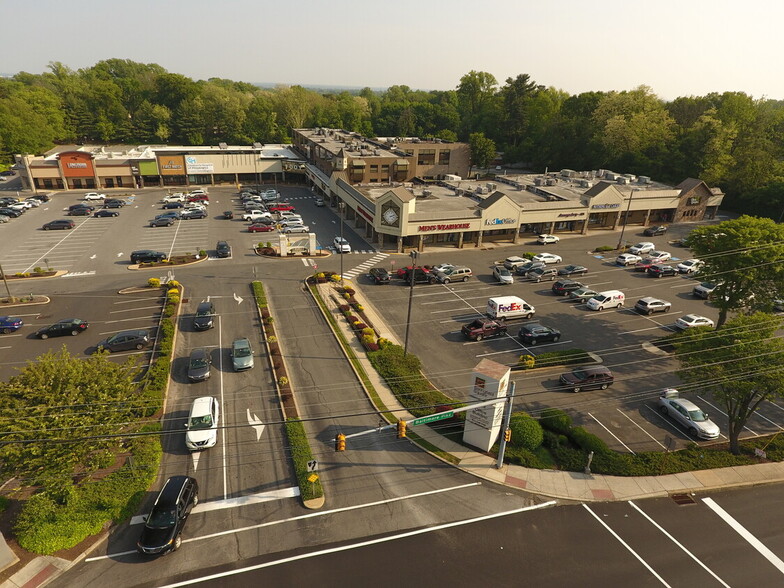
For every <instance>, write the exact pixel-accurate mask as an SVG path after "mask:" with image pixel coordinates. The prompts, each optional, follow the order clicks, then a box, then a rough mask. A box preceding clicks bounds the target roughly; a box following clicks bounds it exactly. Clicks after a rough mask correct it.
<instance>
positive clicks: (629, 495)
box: [319, 282, 784, 502]
mask: <svg viewBox="0 0 784 588" xmlns="http://www.w3.org/2000/svg"><path fill="white" fill-rule="evenodd" d="M352 288H354V289H355V290H356V291H357V293H359V294H360V298H361V299H362V306H363V308H364V312H365V315H366V316H367V317H368V319H369V320H370V322H371V323H373V325H374V326H375V327H376V329H377V330H378V331H380V332H379V333H378V334H379V335H380V336H381V337H385V338H387V339H390V340H391V341H393V342H395V343H398V341H397V338H396V337H395V335H394V333H392V331H391V330H390V329H389V328H388V327H387V326H386V324H385V323H384V321H383V319H382V318H381V317H380V315H379V314H378V313H377V312H376V311H375V309H374V308H373V305H372V304H371V303H370V302H369V301H368V300H367V298H366V297H364V296H361V292H360V288H358V287H357V285H356V284H355V283H353V282H352ZM319 290H320V292H321V294H322V298H324V300H325V302H326V304H327V308H328V309H329V312H331V313H333V315H334V316H335V319H336V321H335V322H336V323H337V324H338V326H339V328H340V329H341V331H342V332H343V335H344V336H345V337H346V339H347V340H348V341H349V344H350V345H351V348H352V349H353V351H354V354H355V355H356V356H357V358H358V359H359V362H360V364H361V365H362V368H363V369H364V370H365V373H366V374H367V376H368V378H369V379H370V381H371V383H372V384H373V387H374V388H375V389H376V392H377V393H378V395H379V396H380V397H381V401H382V402H383V404H384V406H385V407H386V408H387V409H388V410H390V411H393V412H394V414H395V416H396V417H397V418H399V419H403V420H411V419H413V418H415V417H413V416H412V415H411V414H410V413H409V412H408V411H407V410H406V409H405V408H404V407H403V406H402V405H401V404H400V403H399V402H398V400H397V398H395V395H394V394H393V393H392V391H391V390H390V388H389V386H387V384H386V382H385V381H384V380H383V379H382V378H381V376H379V375H378V373H377V372H376V370H375V369H374V368H373V366H372V365H371V364H370V361H369V360H368V359H367V355H366V354H365V350H364V348H363V347H362V344H361V343H360V342H359V340H358V339H357V337H356V335H355V334H354V333H353V331H352V330H351V328H350V327H349V325H348V324H347V323H346V321H345V320H344V319H343V316H342V314H341V312H340V310H339V309H338V308H337V303H336V302H335V301H334V300H332V298H331V297H330V296H329V294H330V292H334V290H332V286H331V285H329V284H321V285H319ZM416 434H417V435H418V436H420V437H422V438H423V439H424V440H425V441H427V442H428V443H430V444H431V445H433V446H435V447H437V448H439V449H440V450H442V451H444V452H446V453H449V454H451V455H452V456H454V457H455V458H456V459H457V460H459V462H458V465H457V467H459V468H460V469H462V470H464V471H466V472H468V473H471V474H473V475H475V476H479V477H481V478H484V479H486V480H489V481H492V482H496V483H499V484H505V485H507V486H513V487H515V488H521V489H523V490H526V491H527V492H531V493H534V494H540V495H542V496H546V497H550V498H556V499H561V500H573V501H578V502H591V501H598V502H604V501H622V500H639V499H641V498H654V497H665V496H669V495H671V494H689V493H692V492H705V491H708V490H716V489H719V488H731V487H742V486H754V485H758V484H766V483H775V482H784V463H781V462H776V463H765V464H758V465H748V466H738V467H729V468H721V469H716V470H699V471H694V472H684V473H681V474H670V475H666V476H643V477H638V478H633V477H621V476H604V475H600V474H585V473H579V472H565V471H559V470H538V469H530V468H524V467H521V466H516V465H508V464H504V465H503V466H502V467H501V468H500V469H497V468H496V460H495V459H494V458H492V457H490V456H488V455H485V454H484V453H479V452H477V451H472V450H471V449H469V448H467V447H465V446H463V445H460V444H458V443H455V442H454V441H451V440H449V439H447V438H446V437H443V436H442V435H440V434H438V433H437V432H436V431H434V430H433V429H431V428H430V427H417V429H416Z"/></svg>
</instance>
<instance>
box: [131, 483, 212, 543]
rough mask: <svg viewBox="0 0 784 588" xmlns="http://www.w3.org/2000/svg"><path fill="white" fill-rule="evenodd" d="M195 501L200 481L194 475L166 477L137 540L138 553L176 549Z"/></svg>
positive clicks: (197, 500) (197, 497) (197, 502)
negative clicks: (192, 476)
mask: <svg viewBox="0 0 784 588" xmlns="http://www.w3.org/2000/svg"><path fill="white" fill-rule="evenodd" d="M197 504H199V484H198V482H196V480H195V479H194V478H191V477H190V476H172V477H171V478H169V479H168V480H166V483H165V484H164V485H163V488H162V489H161V492H160V493H159V494H158V498H156V499H155V504H153V505H152V510H151V511H150V514H149V515H147V518H146V519H145V521H144V529H143V530H142V534H141V537H139V540H138V541H137V542H136V549H138V551H139V553H143V554H145V555H160V554H163V553H168V552H169V551H176V550H177V549H179V548H180V545H182V529H183V527H184V526H185V521H187V520H188V515H189V514H191V510H192V509H193V507H194V506H196V505H197Z"/></svg>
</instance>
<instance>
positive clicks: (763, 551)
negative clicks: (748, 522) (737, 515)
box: [702, 498, 784, 574]
mask: <svg viewBox="0 0 784 588" xmlns="http://www.w3.org/2000/svg"><path fill="white" fill-rule="evenodd" d="M702 501H703V502H704V503H705V505H706V506H707V507H708V508H710V509H711V510H712V511H713V512H715V513H716V514H717V515H719V517H720V518H721V519H722V520H723V521H724V522H725V523H727V524H728V525H729V526H730V527H732V529H733V530H734V531H735V532H736V533H738V535H740V536H741V537H743V538H744V539H745V540H746V541H748V543H749V545H751V546H752V547H753V548H754V549H756V550H757V551H758V552H759V553H760V555H762V557H764V558H765V559H767V560H768V561H769V562H770V563H772V564H773V565H774V566H775V567H776V569H777V570H778V571H779V572H781V573H782V574H784V561H781V559H779V557H778V556H777V555H776V554H775V553H773V552H772V551H771V550H770V549H768V548H767V547H765V545H763V544H762V541H760V540H759V539H757V538H756V537H755V536H754V535H752V534H751V533H750V532H749V531H748V530H747V529H746V528H745V527H744V526H743V525H741V524H740V523H739V522H738V521H736V520H735V519H734V518H733V517H732V516H731V515H730V514H729V513H728V512H727V511H726V510H724V509H723V508H722V507H720V506H719V505H718V504H716V502H715V501H714V500H713V499H712V498H703V499H702Z"/></svg>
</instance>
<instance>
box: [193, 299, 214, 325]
mask: <svg viewBox="0 0 784 588" xmlns="http://www.w3.org/2000/svg"><path fill="white" fill-rule="evenodd" d="M214 318H215V305H214V304H213V303H212V302H210V301H205V302H200V303H199V306H197V307H196V314H195V315H194V317H193V328H194V330H196V331H206V330H207V329H211V328H212V327H214V326H215V323H214Z"/></svg>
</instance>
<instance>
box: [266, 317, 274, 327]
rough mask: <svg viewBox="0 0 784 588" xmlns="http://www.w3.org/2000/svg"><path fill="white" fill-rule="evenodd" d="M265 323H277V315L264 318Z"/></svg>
mask: <svg viewBox="0 0 784 588" xmlns="http://www.w3.org/2000/svg"><path fill="white" fill-rule="evenodd" d="M264 323H265V324H268V325H272V324H274V323H275V317H274V316H268V317H267V318H265V319H264Z"/></svg>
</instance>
